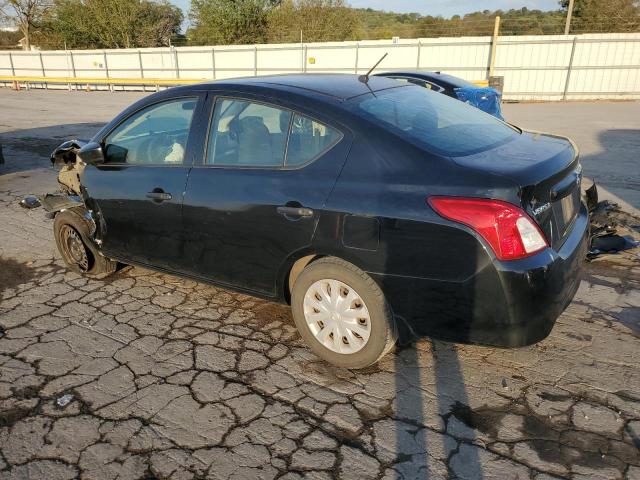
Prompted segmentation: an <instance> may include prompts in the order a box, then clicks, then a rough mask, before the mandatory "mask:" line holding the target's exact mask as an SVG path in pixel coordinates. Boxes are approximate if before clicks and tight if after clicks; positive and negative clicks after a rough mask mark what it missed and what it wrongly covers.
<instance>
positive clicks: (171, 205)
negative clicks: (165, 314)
mask: <svg viewBox="0 0 640 480" xmlns="http://www.w3.org/2000/svg"><path fill="white" fill-rule="evenodd" d="M203 106H204V95H201V94H198V93H196V94H192V95H189V96H187V97H178V98H169V99H165V100H163V101H161V102H158V103H154V104H151V105H148V106H146V107H143V108H141V109H140V110H138V111H136V112H134V113H133V114H132V115H130V116H129V117H128V118H126V119H125V120H123V121H122V122H121V123H120V124H119V125H118V126H116V127H115V128H114V129H112V130H111V132H110V133H109V134H108V135H106V137H105V138H104V139H103V140H102V145H103V150H104V153H105V163H104V164H100V165H98V166H87V167H86V168H85V170H84V173H83V176H82V179H81V182H82V185H83V187H84V188H85V199H86V202H87V205H89V208H91V209H93V210H94V211H95V213H96V215H97V217H98V220H99V222H100V225H101V237H102V241H103V250H104V252H105V254H106V255H111V256H113V257H115V258H118V259H122V260H125V261H126V260H131V261H133V262H140V263H146V264H151V265H154V266H158V267H161V268H167V269H172V270H175V269H180V268H181V267H182V266H183V264H184V262H183V259H184V255H183V250H184V238H183V232H184V229H183V225H182V200H183V196H184V191H185V185H186V182H187V177H188V175H189V171H190V169H191V165H192V164H193V151H194V149H198V150H200V148H201V146H202V140H201V138H200V137H201V136H200V135H198V130H199V127H198V126H199V124H200V121H199V120H200V117H201V116H202V109H203ZM192 125H193V126H194V128H191V126H192Z"/></svg>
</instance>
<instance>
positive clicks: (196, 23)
mask: <svg viewBox="0 0 640 480" xmlns="http://www.w3.org/2000/svg"><path fill="white" fill-rule="evenodd" d="M279 3H280V2H279V1H278V0H191V10H190V12H189V18H190V19H191V22H192V24H193V27H192V28H191V29H190V30H189V32H187V36H188V37H189V40H190V42H191V43H193V44H196V45H205V44H209V45H211V44H223V45H225V44H247V43H264V42H265V40H266V36H267V16H268V14H269V11H270V10H271V8H273V7H274V6H275V5H277V4H279Z"/></svg>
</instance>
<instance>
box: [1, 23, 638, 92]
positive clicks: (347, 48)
mask: <svg viewBox="0 0 640 480" xmlns="http://www.w3.org/2000/svg"><path fill="white" fill-rule="evenodd" d="M572 50H573V61H572V60H571V59H572ZM384 53H387V54H388V55H387V57H386V58H385V59H384V61H383V62H382V63H381V64H380V66H379V67H378V71H391V70H405V69H416V68H418V67H419V68H421V69H429V70H436V71H442V72H445V73H450V74H452V75H456V76H459V77H462V78H465V79H467V80H484V79H485V78H486V76H487V72H488V63H489V58H490V54H491V38H490V37H462V38H421V39H402V40H400V41H398V42H397V43H395V44H394V43H393V42H392V41H391V40H375V41H361V42H327V43H309V44H303V45H300V44H278V45H238V46H214V47H179V48H175V49H174V48H144V49H130V50H83V51H73V52H69V51H43V52H11V54H10V53H9V52H0V75H11V74H12V71H11V60H13V66H14V71H15V75H20V76H41V75H42V74H43V69H44V74H45V76H48V77H67V76H73V75H74V71H75V76H76V77H89V78H105V77H107V76H109V77H111V78H139V77H142V76H144V77H145V78H161V79H162V78H164V79H173V78H184V79H213V78H216V79H225V78H231V77H242V76H254V75H271V74H279V73H294V72H301V71H306V72H343V73H355V72H357V73H364V72H366V71H367V70H368V69H369V68H370V67H371V66H373V65H374V64H375V63H376V62H377V61H378V60H379V59H380V57H381V56H382V55H383V54H384ZM105 56H106V61H105ZM41 59H42V63H41ZM571 63H572V66H573V68H572V70H571V73H570V75H569V82H567V76H568V70H569V68H568V67H569V65H570V64H571ZM141 65H142V71H141ZM494 72H495V74H496V75H501V76H504V85H505V89H504V90H505V94H504V98H505V99H507V100H509V99H512V100H561V99H563V98H565V87H566V98H567V99H576V100H581V99H594V98H640V33H627V34H588V35H578V36H572V35H569V36H564V35H547V36H505V37H500V38H499V41H498V46H497V50H496V59H495V69H494ZM120 88H127V89H129V88H139V87H118V89H120Z"/></svg>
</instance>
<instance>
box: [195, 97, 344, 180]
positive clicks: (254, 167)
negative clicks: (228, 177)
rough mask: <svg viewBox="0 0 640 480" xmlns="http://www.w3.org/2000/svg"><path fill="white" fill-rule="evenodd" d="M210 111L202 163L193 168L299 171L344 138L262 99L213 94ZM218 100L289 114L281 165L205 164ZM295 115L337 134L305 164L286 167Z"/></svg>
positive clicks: (332, 126) (294, 112)
mask: <svg viewBox="0 0 640 480" xmlns="http://www.w3.org/2000/svg"><path fill="white" fill-rule="evenodd" d="M210 95H211V109H210V112H208V113H209V119H208V126H207V136H206V138H205V141H204V151H203V155H202V157H201V158H202V161H201V162H200V163H194V164H193V167H194V168H196V167H198V168H219V169H226V170H273V171H276V170H281V171H282V170H300V169H301V168H305V167H307V166H309V165H311V164H312V163H314V162H315V161H316V160H318V159H319V158H320V157H321V156H323V155H325V154H326V153H328V152H329V151H330V150H332V149H333V148H334V147H335V146H336V145H337V144H338V143H340V142H341V141H342V140H344V138H345V134H344V132H342V130H341V129H339V128H337V127H335V126H334V125H330V124H327V122H323V121H321V120H318V119H317V118H316V117H313V116H311V115H307V114H305V113H302V112H300V111H299V110H294V109H292V108H289V107H285V106H283V105H279V104H277V103H270V102H268V101H264V100H262V99H253V98H251V97H242V96H240V95H224V94H222V95H220V94H215V93H211V94H210ZM218 100H237V101H240V102H245V103H255V104H258V105H263V106H265V107H270V108H275V109H278V110H286V111H288V112H291V118H290V119H289V128H288V130H287V141H286V144H285V148H284V157H283V161H282V164H281V165H279V166H274V165H216V164H209V163H206V160H207V159H208V153H209V141H210V140H211V129H212V128H213V118H214V116H215V113H216V104H217V103H218ZM295 114H298V115H301V116H303V117H306V118H309V119H310V120H312V121H314V122H317V123H320V124H322V125H324V126H326V127H329V128H332V129H333V130H335V131H336V132H337V133H338V138H337V139H336V140H335V141H334V142H333V143H332V144H331V145H329V146H328V147H326V148H325V149H324V150H322V151H320V152H318V154H316V155H315V156H314V157H312V158H310V159H309V160H308V161H306V162H305V163H302V164H300V165H296V166H293V167H291V166H287V154H288V153H289V139H290V137H291V126H292V125H293V116H294V115H295Z"/></svg>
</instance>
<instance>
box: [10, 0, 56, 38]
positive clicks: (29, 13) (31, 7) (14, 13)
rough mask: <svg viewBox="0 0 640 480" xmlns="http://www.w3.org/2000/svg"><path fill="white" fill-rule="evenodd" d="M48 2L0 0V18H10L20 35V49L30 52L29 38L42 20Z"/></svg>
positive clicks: (39, 0)
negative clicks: (21, 39)
mask: <svg viewBox="0 0 640 480" xmlns="http://www.w3.org/2000/svg"><path fill="white" fill-rule="evenodd" d="M50 5H51V2H50V0H0V17H4V18H5V19H6V18H11V19H13V20H14V22H15V24H16V26H17V27H18V28H19V29H20V33H22V36H23V41H22V48H23V49H24V50H31V37H32V34H33V32H34V31H36V30H37V29H38V28H39V26H40V22H41V20H42V15H43V13H44V12H45V10H46V9H47V8H48V7H49V6H50Z"/></svg>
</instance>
